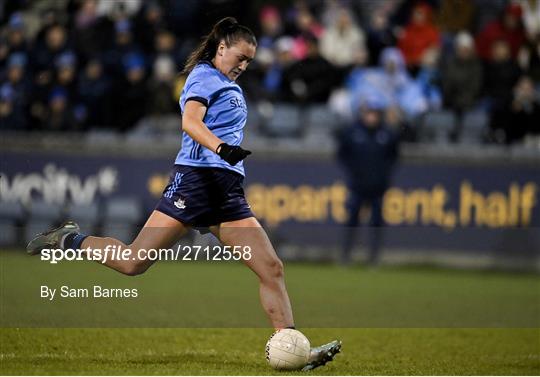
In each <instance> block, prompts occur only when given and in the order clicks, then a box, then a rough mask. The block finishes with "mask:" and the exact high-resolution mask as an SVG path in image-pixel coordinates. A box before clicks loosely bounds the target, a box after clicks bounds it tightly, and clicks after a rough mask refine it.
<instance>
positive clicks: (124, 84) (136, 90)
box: [113, 53, 148, 131]
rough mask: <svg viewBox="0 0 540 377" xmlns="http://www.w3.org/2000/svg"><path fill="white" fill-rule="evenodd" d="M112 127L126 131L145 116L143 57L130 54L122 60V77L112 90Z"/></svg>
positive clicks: (145, 93)
mask: <svg viewBox="0 0 540 377" xmlns="http://www.w3.org/2000/svg"><path fill="white" fill-rule="evenodd" d="M113 101H114V107H113V109H114V115H115V116H114V117H113V120H114V122H113V123H114V125H115V126H116V127H118V129H119V130H120V131H126V130H128V129H130V128H131V127H133V126H134V125H135V123H137V121H138V120H139V119H141V118H142V117H144V115H145V109H146V103H147V101H148V92H147V90H146V72H145V61H144V57H143V56H142V55H140V54H136V53H134V54H130V55H128V56H126V58H125V60H124V75H123V77H122V80H121V81H120V83H119V84H118V85H116V86H115V88H114V94H113Z"/></svg>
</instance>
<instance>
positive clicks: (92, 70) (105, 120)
mask: <svg viewBox="0 0 540 377" xmlns="http://www.w3.org/2000/svg"><path fill="white" fill-rule="evenodd" d="M110 88H111V83H110V80H109V79H108V78H107V77H106V76H105V72H104V70H103V64H102V63H101V61H100V60H99V59H97V58H93V59H90V60H89V61H88V63H87V64H86V67H85V68H84V70H83V72H82V73H81V76H80V79H79V85H78V92H77V95H78V97H79V99H80V102H81V104H82V105H83V106H84V107H85V109H86V114H87V117H86V121H85V128H88V127H96V126H106V125H110V124H111V123H112V120H111V108H110V100H111V98H110V94H109V90H110Z"/></svg>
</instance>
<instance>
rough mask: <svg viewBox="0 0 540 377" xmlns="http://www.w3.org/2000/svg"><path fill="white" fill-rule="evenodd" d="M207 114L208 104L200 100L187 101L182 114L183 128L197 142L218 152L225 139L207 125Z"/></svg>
mask: <svg viewBox="0 0 540 377" xmlns="http://www.w3.org/2000/svg"><path fill="white" fill-rule="evenodd" d="M205 114H206V106H205V105H204V104H202V103H201V102H198V101H187V102H186V104H185V106H184V113H183V114H182V129H183V130H184V132H185V133H187V134H188V135H189V136H190V137H191V138H192V139H193V140H195V141H196V142H197V143H199V144H201V145H202V146H205V147H206V148H208V149H210V150H211V151H212V152H216V149H217V147H218V146H219V145H220V144H222V143H223V140H221V139H220V138H219V137H217V136H216V135H214V134H213V133H212V131H210V130H209V129H208V127H206V124H204V122H203V119H204V115H205Z"/></svg>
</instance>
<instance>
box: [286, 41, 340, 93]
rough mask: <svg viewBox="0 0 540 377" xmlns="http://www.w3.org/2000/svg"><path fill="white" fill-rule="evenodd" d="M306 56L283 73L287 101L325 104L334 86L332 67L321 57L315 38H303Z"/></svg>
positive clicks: (333, 70) (334, 78) (334, 77)
mask: <svg viewBox="0 0 540 377" xmlns="http://www.w3.org/2000/svg"><path fill="white" fill-rule="evenodd" d="M304 40H306V41H307V56H306V57H305V58H304V59H302V60H300V61H297V62H295V63H293V64H292V65H291V66H290V67H289V68H288V69H286V70H285V71H284V72H283V85H284V89H285V93H286V95H288V98H289V99H292V100H293V101H296V102H299V103H314V102H318V103H321V102H326V101H327V100H328V97H329V95H330V92H331V90H332V88H333V87H334V86H335V85H336V83H337V82H336V75H335V69H334V67H333V66H332V65H331V64H330V63H329V62H328V61H327V60H326V59H325V58H323V57H322V56H321V54H320V52H319V46H318V40H317V38H316V37H315V36H309V35H308V36H305V37H304Z"/></svg>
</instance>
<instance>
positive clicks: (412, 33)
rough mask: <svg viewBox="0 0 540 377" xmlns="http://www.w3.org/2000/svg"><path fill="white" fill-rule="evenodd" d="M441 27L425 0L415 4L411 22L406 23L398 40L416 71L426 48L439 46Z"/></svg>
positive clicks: (408, 62) (411, 67)
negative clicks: (439, 27)
mask: <svg viewBox="0 0 540 377" xmlns="http://www.w3.org/2000/svg"><path fill="white" fill-rule="evenodd" d="M440 43H441V40H440V34H439V29H438V28H437V26H435V24H434V23H433V10H432V8H431V7H430V6H429V5H428V4H426V3H423V2H420V3H418V4H417V5H415V6H414V8H413V10H412V14H411V17H410V20H409V23H408V24H407V25H405V28H404V29H403V32H402V34H401V35H400V37H399V40H398V47H399V49H400V50H401V52H402V53H403V57H404V58H405V63H406V64H407V66H408V67H409V68H410V69H412V70H413V71H415V70H416V69H417V68H418V67H419V66H420V64H421V61H422V57H423V56H424V53H425V52H426V50H428V49H429V48H432V47H439V46H440Z"/></svg>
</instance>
